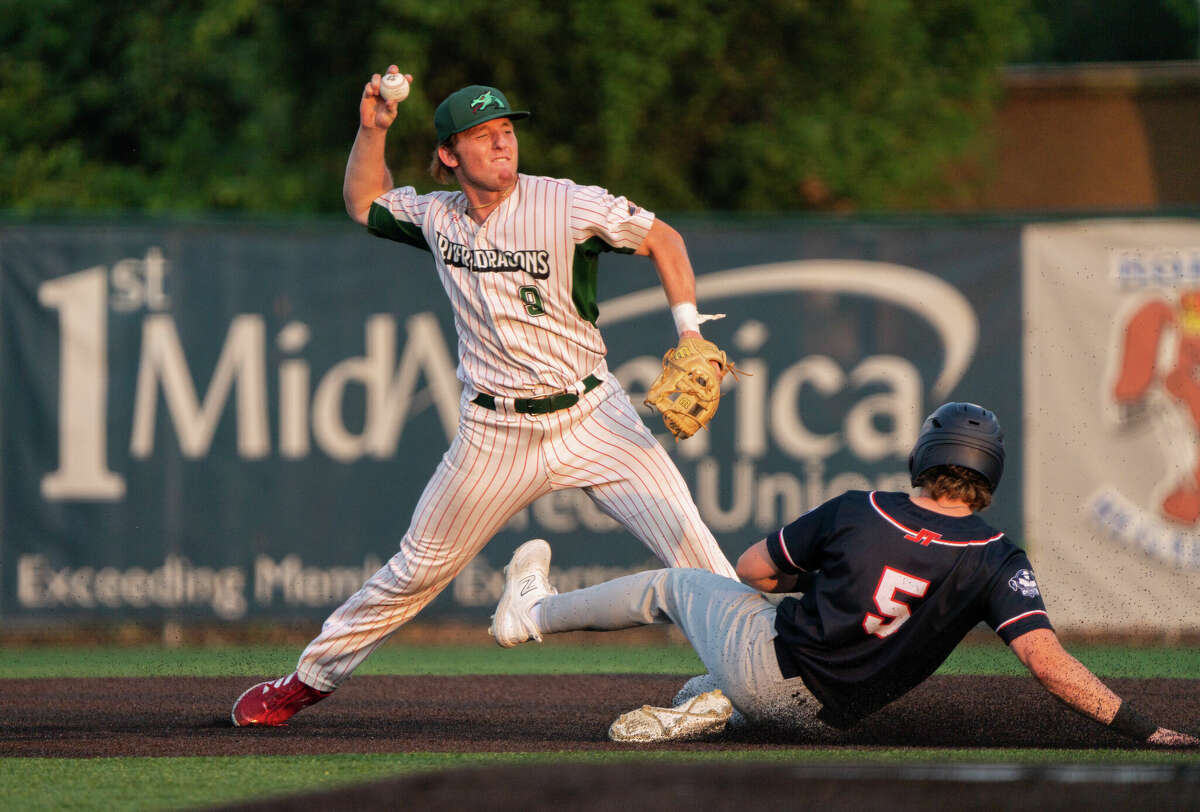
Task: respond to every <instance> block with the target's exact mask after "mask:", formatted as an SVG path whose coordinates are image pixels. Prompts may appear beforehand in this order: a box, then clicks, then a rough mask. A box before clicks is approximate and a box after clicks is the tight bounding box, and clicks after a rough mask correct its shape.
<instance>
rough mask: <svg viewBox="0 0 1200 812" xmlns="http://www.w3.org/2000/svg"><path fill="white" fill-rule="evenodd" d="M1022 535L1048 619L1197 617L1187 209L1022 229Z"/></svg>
mask: <svg viewBox="0 0 1200 812" xmlns="http://www.w3.org/2000/svg"><path fill="white" fill-rule="evenodd" d="M1024 256H1025V260H1024V264H1025V313H1026V318H1027V331H1026V342H1025V355H1026V363H1025V394H1026V399H1025V413H1026V418H1025V452H1026V453H1025V460H1026V473H1025V491H1026V496H1025V505H1026V510H1027V512H1028V522H1027V526H1028V541H1029V546H1030V548H1031V550H1033V551H1034V563H1035V565H1036V567H1037V571H1038V576H1039V581H1041V582H1042V583H1043V584H1044V585H1045V588H1044V590H1043V591H1044V593H1045V596H1046V603H1047V606H1048V608H1049V609H1050V616H1051V618H1052V619H1053V620H1054V623H1055V625H1056V626H1057V627H1059V628H1068V629H1077V630H1098V629H1102V630H1106V631H1116V630H1120V631H1130V632H1139V631H1148V630H1149V631H1156V632H1164V631H1165V632H1168V633H1170V632H1179V631H1183V630H1194V629H1196V628H1198V627H1200V524H1198V522H1200V431H1198V429H1200V375H1198V373H1200V221H1195V220H1191V221H1183V220H1176V221H1169V220H1141V221H1088V222H1076V223H1063V224H1055V225H1036V226H1030V227H1028V228H1027V229H1026V231H1025V235H1024Z"/></svg>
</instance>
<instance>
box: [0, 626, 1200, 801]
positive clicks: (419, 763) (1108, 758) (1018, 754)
mask: <svg viewBox="0 0 1200 812" xmlns="http://www.w3.org/2000/svg"><path fill="white" fill-rule="evenodd" d="M1068 648H1069V649H1070V650H1071V652H1072V653H1073V654H1075V656H1077V657H1078V658H1079V659H1080V660H1082V661H1083V662H1084V663H1085V664H1086V665H1088V667H1090V668H1091V669H1093V670H1094V671H1095V672H1096V673H1098V674H1100V675H1102V676H1105V677H1178V678H1195V676H1196V675H1197V674H1200V649H1194V648H1179V647H1176V648H1121V647H1116V646H1069V647H1068ZM298 654H299V649H298V648H297V647H294V646H249V647H237V648H202V647H184V648H178V649H164V648H159V647H131V648H101V647H94V648H81V647H52V646H51V647H42V646H34V647H26V648H6V649H0V678H18V677H20V678H32V679H38V678H45V677H89V676H91V677H95V676H110V677H111V676H137V677H145V676H258V675H274V674H283V673H286V672H288V671H289V670H291V668H292V667H293V666H294V664H295V662H296V657H297V656H298ZM700 669H701V665H700V662H699V660H698V659H697V658H696V655H695V653H694V652H692V650H691V648H690V647H688V646H686V645H682V644H671V645H661V646H629V647H625V646H616V645H599V644H595V645H593V644H586V645H578V644H576V645H566V644H557V643H556V642H555V641H553V640H551V641H548V642H547V643H546V644H545V645H542V646H524V647H521V648H519V649H514V650H512V651H501V650H499V649H497V648H495V647H494V646H490V645H480V646H417V645H400V644H391V645H385V646H383V647H382V648H380V649H379V650H378V651H377V652H375V653H374V654H373V655H372V656H371V658H370V659H369V660H367V662H366V663H364V665H363V666H362V667H361V668H360V669H359V670H358V671H357V672H356V673H357V674H446V675H455V674H511V673H517V674H537V673H659V674H680V675H686V674H695V673H699V671H700ZM941 673H948V674H1013V675H1018V674H1023V673H1025V672H1024V669H1023V668H1022V666H1021V664H1020V663H1019V662H1017V659H1016V658H1015V657H1014V656H1013V655H1012V654H1011V653H1010V652H1009V651H1008V650H1007V649H1006V648H1005V647H1004V646H1002V645H999V644H997V643H987V644H982V643H981V644H968V645H963V646H960V647H959V648H958V649H957V650H956V651H955V652H954V654H953V655H952V656H951V657H950V659H949V660H948V661H947V662H946V664H945V665H944V666H943V667H942V669H941ZM0 687H2V686H0ZM622 760H637V761H646V760H658V761H664V762H666V761H672V762H690V761H709V760H711V761H719V762H721V763H726V764H727V763H730V762H734V761H742V762H755V763H763V762H766V763H793V764H830V763H834V764H836V763H855V764H901V763H904V764H907V763H931V764H940V763H950V762H957V763H999V762H1004V763H1033V764H1051V763H1054V764H1060V763H1110V762H1111V763H1117V762H1119V763H1122V764H1130V763H1173V764H1178V763H1192V764H1200V753H1164V752H1159V751H1121V752H1119V753H1116V752H1114V751H1105V750H1073V751H1060V750H1033V749H1030V750H916V749H901V750H862V749H858V748H828V749H820V750H816V749H782V750H772V751H761V750H760V751H746V752H739V751H736V750H728V749H715V750H713V751H711V752H708V751H689V752H670V751H655V752H635V753H595V752H590V753H583V752H560V753H468V754H447V753H389V754H369V755H365V754H364V755H358V754H344V755H333V756H328V755H326V756H286V757H285V756H258V757H190V758H115V759H114V758H99V759H33V758H7V759H0V798H3V799H4V801H3V803H2V804H0V807H2V808H4V809H71V810H91V809H96V810H105V811H106V812H108V810H112V809H133V810H159V809H187V808H195V807H210V806H213V805H217V804H224V803H233V802H237V801H245V800H249V799H252V798H259V797H266V796H271V795H284V794H293V793H302V792H308V791H317V790H323V789H330V788H333V787H336V786H339V785H345V784H354V783H360V782H365V781H371V780H376V779H382V778H386V777H389V776H397V775H401V774H405V773H412V772H421V771H428V770H439V769H446V768H452V767H462V766H483V765H496V764H540V763H546V762H558V763H562V762H568V761H569V762H576V763H578V762H583V763H612V762H619V761H622ZM148 788H152V789H148Z"/></svg>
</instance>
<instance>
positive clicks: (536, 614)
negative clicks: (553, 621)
mask: <svg viewBox="0 0 1200 812" xmlns="http://www.w3.org/2000/svg"><path fill="white" fill-rule="evenodd" d="M529 619H530V620H532V621H533V625H534V628H536V629H537V630H538V634H542V633H543V632H542V630H543V629H544V628H545V627H546V617H545V615H543V614H542V602H541V601H538V602H537V603H535V604H534V605H533V606H531V607H529Z"/></svg>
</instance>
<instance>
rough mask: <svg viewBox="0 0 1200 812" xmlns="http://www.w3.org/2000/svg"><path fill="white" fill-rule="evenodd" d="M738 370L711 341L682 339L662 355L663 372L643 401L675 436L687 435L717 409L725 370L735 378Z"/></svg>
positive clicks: (701, 425) (681, 438) (697, 429)
mask: <svg viewBox="0 0 1200 812" xmlns="http://www.w3.org/2000/svg"><path fill="white" fill-rule="evenodd" d="M710 362H711V363H710ZM714 364H715V366H714ZM716 367H720V371H718V370H717V369H716ZM740 371H741V370H739V369H736V368H735V367H734V365H733V362H731V361H729V360H728V359H727V358H726V357H725V353H724V352H722V351H721V350H720V349H719V348H718V347H717V345H716V344H714V343H712V342H711V341H705V340H704V339H703V338H684V339H681V340H680V342H679V344H678V346H676V347H675V348H674V349H671V350H667V354H666V355H664V356H663V369H662V372H660V373H659V374H658V378H657V379H656V380H655V381H654V383H653V385H651V387H650V391H649V392H647V393H646V401H645V402H646V405H647V406H651V407H653V408H654V409H655V410H656V411H658V413H659V414H661V415H662V419H663V424H664V425H666V427H667V429H668V430H670V432H671V434H673V435H675V439H676V440H684V439H687V438H688V437H691V436H692V435H693V434H695V433H696V432H697V431H699V430H700V429H702V428H704V427H705V426H707V425H708V421H710V420H712V419H713V415H715V414H716V413H717V405H718V404H719V403H720V402H721V378H723V377H724V376H725V373H726V372H732V373H733V376H734V377H735V378H736V377H737V375H738V373H739V372H740Z"/></svg>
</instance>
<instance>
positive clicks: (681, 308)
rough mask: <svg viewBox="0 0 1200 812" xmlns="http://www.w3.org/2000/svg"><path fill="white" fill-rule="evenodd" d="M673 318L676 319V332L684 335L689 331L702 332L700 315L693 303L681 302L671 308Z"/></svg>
mask: <svg viewBox="0 0 1200 812" xmlns="http://www.w3.org/2000/svg"><path fill="white" fill-rule="evenodd" d="M671 316H672V317H673V318H674V319H675V332H676V333H678V334H679V335H683V334H684V332H686V331H687V330H695V331H696V332H697V333H698V332H700V314H699V313H697V312H696V305H694V304H692V303H691V302H680V303H679V304H677V305H675V306H674V307H672V308H671Z"/></svg>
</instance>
